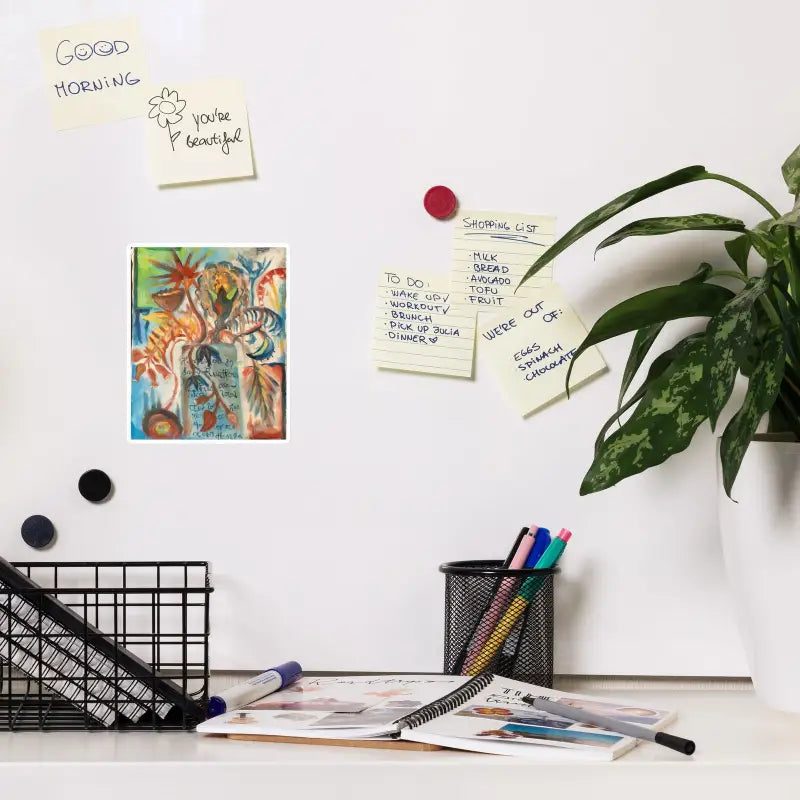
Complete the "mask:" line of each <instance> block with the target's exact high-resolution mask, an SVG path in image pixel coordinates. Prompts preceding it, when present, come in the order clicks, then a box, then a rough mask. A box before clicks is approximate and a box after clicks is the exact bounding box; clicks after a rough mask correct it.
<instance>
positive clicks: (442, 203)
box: [423, 186, 457, 219]
mask: <svg viewBox="0 0 800 800" xmlns="http://www.w3.org/2000/svg"><path fill="white" fill-rule="evenodd" d="M456 202H457V201H456V196H455V195H454V194H453V192H452V190H451V189H448V188H447V187H446V186H431V188H430V189H428V191H427V192H425V199H424V200H423V203H424V205H425V210H426V211H427V212H428V213H429V214H430V215H431V216H432V217H436V219H447V218H448V217H449V216H451V215H452V213H453V212H454V211H455V210H456Z"/></svg>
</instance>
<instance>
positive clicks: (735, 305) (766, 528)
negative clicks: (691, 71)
mask: <svg viewBox="0 0 800 800" xmlns="http://www.w3.org/2000/svg"><path fill="white" fill-rule="evenodd" d="M782 172H783V177H784V179H785V181H786V184H787V186H788V188H789V191H790V192H791V194H792V195H794V197H795V206H794V208H793V209H792V210H790V211H788V212H787V213H785V214H781V213H780V212H779V211H778V210H777V209H776V208H775V207H774V206H773V205H772V204H770V203H769V202H768V201H767V200H765V199H764V198H763V197H762V196H761V195H759V194H758V193H757V192H755V191H754V190H753V189H751V188H750V187H748V186H746V185H744V184H743V183H740V182H739V181H736V180H734V179H733V178H729V177H727V176H725V175H719V174H716V173H712V172H708V171H707V170H706V169H705V168H704V167H702V166H692V167H686V168H685V169H681V170H678V171H677V172H673V173H671V174H669V175H666V176H664V177H663V178H659V179H658V180H654V181H651V182H650V183H646V184H644V185H643V186H640V187H638V188H636V189H632V190H631V191H629V192H626V193H625V194H623V195H620V196H619V197H617V198H616V199H614V200H612V201H611V202H610V203H607V204H606V205H604V206H602V207H601V208H598V209H597V210H596V211H594V212H592V213H591V214H589V215H588V216H586V217H584V219H582V220H581V221H580V222H578V224H577V225H575V226H574V227H573V228H572V229H571V230H569V231H568V232H567V233H566V234H565V235H564V236H562V237H561V238H560V239H559V240H558V241H557V242H556V243H555V244H554V245H553V246H552V247H550V248H549V249H548V250H547V251H545V252H544V253H543V255H542V256H541V257H540V258H539V259H538V260H537V261H536V262H535V263H534V264H533V266H532V267H531V268H530V269H529V270H528V271H527V273H526V274H525V276H524V277H523V279H522V282H521V283H525V281H527V280H528V279H529V278H531V277H532V276H534V275H535V274H536V273H537V272H538V271H539V270H540V269H541V268H542V267H544V266H545V265H546V264H548V263H549V262H551V261H552V260H553V259H554V258H555V257H556V256H558V255H559V254H560V253H563V252H564V251H565V250H566V249H567V248H568V247H570V246H571V245H572V244H573V243H575V242H576V241H578V240H579V239H581V238H582V237H583V236H585V235H586V234H588V233H590V232H591V231H593V230H594V229H595V228H597V227H598V226H600V225H602V224H603V223H604V222H606V221H608V220H610V219H611V218H612V217H614V216H616V215H617V214H619V213H620V212H622V211H625V210H626V209H628V208H630V207H631V206H634V205H635V204H637V203H639V202H641V201H642V200H646V199H647V198H649V197H652V196H654V195H656V194H659V193H660V192H663V191H665V190H667V189H671V188H673V187H676V186H682V185H685V184H689V183H693V182H695V181H704V180H716V181H722V182H724V183H727V184H730V185H731V186H734V187H736V188H737V189H739V190H741V191H743V192H744V193H745V194H747V195H749V196H750V197H751V198H753V199H754V200H755V201H756V202H758V203H759V204H760V205H761V206H762V207H763V208H764V210H765V211H766V212H767V213H768V214H769V217H768V218H767V219H765V220H764V221H762V222H759V223H758V224H756V225H752V226H750V227H748V226H747V225H745V223H744V222H742V221H741V220H738V219H733V218H731V217H727V216H723V215H720V214H691V215H688V216H675V217H654V218H649V219H641V220H637V221H636V222H631V223H629V224H628V225H625V226H624V227H622V228H620V229H619V230H618V231H616V232H615V233H612V234H611V235H610V236H607V237H606V238H605V239H603V240H602V241H601V242H600V243H599V244H598V246H597V250H601V249H603V248H605V247H609V246H611V245H613V244H617V243H619V242H622V241H624V240H625V239H627V238H628V237H631V236H660V235H665V234H669V233H673V232H677V231H690V230H692V231H729V232H731V233H733V234H735V235H734V237H733V238H731V239H730V240H728V241H726V242H725V250H726V251H727V256H728V257H729V259H730V262H731V265H729V266H728V268H725V269H715V268H714V267H712V266H711V265H710V264H705V263H704V264H700V266H699V268H698V269H697V270H696V272H694V274H692V275H688V276H687V277H686V279H685V280H683V281H682V282H680V283H677V284H673V285H668V286H661V287H658V288H655V289H651V290H649V291H646V292H642V293H641V294H637V295H636V296H634V297H629V298H628V299H626V300H623V301H622V302H621V303H619V304H618V305H616V306H614V307H613V308H611V309H610V310H609V311H607V312H606V313H605V314H603V315H602V316H601V317H600V319H598V320H597V322H596V324H595V325H594V326H593V327H592V329H591V330H590V331H589V333H588V335H587V337H586V339H585V340H584V341H583V343H582V344H581V345H580V347H579V348H578V350H577V351H576V352H575V355H574V357H573V360H572V363H571V364H570V372H571V369H572V365H573V364H574V361H575V360H576V359H577V358H579V357H580V355H581V353H582V352H583V351H585V350H586V348H588V347H590V346H592V345H595V344H598V343H600V342H603V341H606V340H607V339H611V338H613V337H615V336H620V335H622V334H626V333H634V334H635V335H634V337H633V343H632V346H631V351H630V355H629V356H628V360H627V363H626V364H625V368H624V370H623V373H622V385H621V388H620V393H619V401H618V404H617V408H616V409H615V410H614V411H613V413H612V414H611V416H610V418H609V420H608V421H607V422H606V424H605V425H604V426H603V427H602V429H601V431H600V434H599V436H598V438H597V441H596V442H595V452H594V460H593V461H592V464H591V466H590V467H589V470H588V472H587V473H586V476H585V477H584V479H583V482H582V484H581V487H580V492H581V494H589V493H592V492H598V491H601V490H603V489H607V488H609V487H611V486H613V485H615V484H616V483H618V482H619V481H621V480H623V479H624V478H627V477H629V476H631V475H635V474H637V473H639V472H642V471H644V470H646V469H648V468H650V467H653V466H656V465H657V464H661V463H662V462H663V461H665V460H666V459H667V458H669V457H670V456H672V455H674V454H676V453H679V452H681V451H682V450H684V449H686V447H688V445H689V443H690V442H691V440H692V437H693V436H694V434H695V431H696V430H697V429H698V428H699V426H700V425H702V424H703V423H704V422H705V421H706V420H708V421H709V423H710V425H711V428H712V430H714V429H715V427H716V425H717V422H718V420H719V418H720V414H721V412H722V411H723V409H724V408H725V406H726V405H727V403H728V401H729V399H730V397H731V393H732V390H733V386H734V382H735V380H736V379H737V376H738V375H742V376H744V378H745V379H746V380H747V391H746V394H745V396H744V401H743V402H742V405H741V407H740V408H739V409H738V410H737V411H736V413H735V415H734V416H733V417H732V418H731V420H730V422H728V424H727V425H726V426H725V428H724V430H723V431H722V435H721V438H720V441H719V467H720V468H719V473H718V474H719V478H720V498H721V499H720V522H721V533H722V540H723V551H724V554H725V562H726V568H727V570H728V576H729V581H730V583H731V586H732V589H733V592H734V598H735V602H736V606H737V611H738V612H739V613H738V615H739V621H740V628H741V630H742V634H743V639H744V643H745V649H746V651H747V654H748V660H749V663H750V669H751V674H752V676H753V681H754V684H755V687H756V691H757V692H758V693H759V696H761V697H762V699H764V700H765V701H766V702H767V703H768V704H770V705H773V706H776V707H779V708H783V709H786V710H793V711H800V637H797V636H796V635H794V622H795V620H794V618H793V617H794V615H793V605H794V603H793V601H794V599H795V598H794V596H792V595H790V593H793V592H794V590H795V588H796V586H797V584H798V582H800V530H799V528H800V446H798V442H800V241H798V231H797V228H800V198H798V194H800V147H798V148H797V149H796V150H795V151H794V152H793V153H792V154H791V155H790V156H789V158H788V159H787V160H786V162H785V163H784V164H783V168H782ZM758 256H760V259H757V257H758ZM756 261H758V264H756V263H754V262H756ZM720 281H722V283H720ZM723 284H725V285H723ZM731 287H732V288H731ZM686 317H701V318H705V319H706V323H705V328H704V329H703V330H701V331H699V332H695V333H691V334H689V335H688V336H685V337H683V338H682V339H680V340H679V341H678V342H677V343H675V344H672V345H671V346H669V348H668V349H666V350H665V351H664V352H662V353H660V354H659V355H657V356H656V357H655V358H652V359H651V360H650V361H649V366H648V368H647V370H646V374H645V376H644V378H643V379H642V380H641V382H640V383H639V385H638V387H637V388H636V389H634V390H632V389H631V387H632V386H633V383H634V380H635V378H636V375H637V374H638V373H639V371H640V369H641V368H642V366H643V364H644V362H645V361H646V360H647V357H648V355H649V354H650V351H651V349H652V347H653V345H654V343H655V341H656V339H657V338H658V336H659V334H660V333H661V331H662V329H663V328H664V326H665V325H666V323H668V322H670V321H671V320H675V319H680V318H686ZM642 371H644V370H642ZM567 386H568V387H569V373H568V374H567ZM765 417H766V419H767V433H766V435H763V436H762V435H759V434H758V433H757V431H758V430H759V424H760V423H761V421H762V418H765ZM615 425H616V427H615ZM737 476H738V480H737ZM734 482H735V483H736V492H735V500H736V501H739V502H738V503H737V502H731V500H730V499H729V498H730V497H731V493H732V490H733V488H734Z"/></svg>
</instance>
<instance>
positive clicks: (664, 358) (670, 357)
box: [594, 326, 702, 455]
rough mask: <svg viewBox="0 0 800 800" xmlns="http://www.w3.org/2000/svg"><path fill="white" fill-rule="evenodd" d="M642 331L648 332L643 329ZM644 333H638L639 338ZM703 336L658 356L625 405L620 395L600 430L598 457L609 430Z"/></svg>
mask: <svg viewBox="0 0 800 800" xmlns="http://www.w3.org/2000/svg"><path fill="white" fill-rule="evenodd" d="M652 327H656V326H652ZM642 330H647V329H646V328H643V329H642ZM641 332H642V331H638V332H637V336H638V335H639V333H641ZM701 336H702V334H699V333H693V334H691V335H690V336H687V337H686V338H685V339H681V341H680V342H678V343H677V344H676V345H674V346H673V347H671V348H670V349H669V350H667V351H665V352H663V353H661V354H660V355H658V356H656V357H655V358H654V359H653V362H652V363H651V364H650V369H648V370H647V377H646V378H645V379H644V381H643V382H642V385H641V386H640V387H639V388H638V389H637V390H636V391H635V392H634V393H633V394H632V395H631V396H630V398H629V399H628V400H627V402H625V403H624V404H623V402H622V398H623V395H620V398H619V403H618V405H617V410H616V411H615V412H614V413H613V414H612V415H611V417H609V419H608V421H607V422H606V424H605V425H603V427H602V428H601V429H600V433H598V434H597V439H595V443H594V453H595V455H597V454H598V453H599V452H600V450H601V448H602V446H603V442H604V441H605V438H606V433H608V429H609V428H610V427H611V426H612V425H613V424H614V423H615V422H616V421H617V420H618V419H619V418H620V417H622V415H623V414H624V413H625V412H626V411H627V410H628V409H629V408H631V406H633V405H634V404H635V403H636V402H638V401H639V400H641V399H642V397H644V393H645V392H646V391H647V387H648V386H649V385H650V384H651V383H652V382H653V381H654V380H655V379H656V378H658V377H659V375H661V374H662V373H663V372H664V370H665V369H666V368H667V367H668V366H669V365H670V364H671V363H672V362H673V361H674V360H675V359H676V358H678V356H679V355H680V354H681V353H682V352H683V351H684V350H685V349H686V347H687V346H688V345H689V344H690V343H691V342H692V341H694V340H695V339H697V338H699V337H701Z"/></svg>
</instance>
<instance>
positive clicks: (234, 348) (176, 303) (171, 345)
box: [130, 245, 286, 440]
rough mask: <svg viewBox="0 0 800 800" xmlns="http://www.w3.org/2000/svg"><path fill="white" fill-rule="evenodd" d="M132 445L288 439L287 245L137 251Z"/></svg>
mask: <svg viewBox="0 0 800 800" xmlns="http://www.w3.org/2000/svg"><path fill="white" fill-rule="evenodd" d="M130 258H131V267H130V268H131V358H130V379H131V391H130V403H131V405H130V423H131V439H136V440H141V439H151V440H155V439H173V440H236V439H285V438H286V248H285V247H274V246H273V247H270V246H264V247H249V246H248V247H235V246H204V247H200V246H192V245H184V246H179V247H164V246H157V247H155V246H154V247H132V248H131V256H130Z"/></svg>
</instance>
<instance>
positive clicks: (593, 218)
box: [520, 166, 708, 286]
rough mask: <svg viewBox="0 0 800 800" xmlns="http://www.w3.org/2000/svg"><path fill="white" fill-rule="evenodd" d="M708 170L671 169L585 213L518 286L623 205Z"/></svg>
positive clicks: (702, 168) (702, 175) (546, 252)
mask: <svg viewBox="0 0 800 800" xmlns="http://www.w3.org/2000/svg"><path fill="white" fill-rule="evenodd" d="M707 174H708V173H707V172H706V168H705V167H701V166H693V167H684V168H683V169H679V170H677V171H676V172H671V173H670V174H669V175H665V176H664V177H663V178H658V179H657V180H654V181H650V182H649V183H645V184H644V185H643V186H639V187H638V188H637V189H631V191H629V192H625V194H621V195H620V196H619V197H617V198H616V199H614V200H612V201H611V202H610V203H606V204H605V205H604V206H601V207H600V208H598V209H597V210H596V211H593V212H592V213H591V214H589V215H588V216H586V217H584V218H583V219H582V220H581V221H580V222H579V223H578V224H577V225H575V226H574V227H572V228H570V230H568V231H567V232H566V233H565V234H564V235H563V236H562V237H561V238H560V239H559V240H558V241H557V242H556V243H555V244H553V245H552V246H550V247H548V248H547V250H545V252H544V253H542V255H541V256H539V258H538V259H537V260H536V261H535V262H534V264H533V266H531V267H530V269H529V270H528V271H527V272H526V273H525V275H524V276H523V278H522V280H521V281H520V286H521V285H522V284H523V283H525V281H527V280H528V278H531V277H532V276H534V275H535V274H536V273H537V272H538V271H539V270H540V269H541V268H542V267H544V266H546V265H547V264H549V263H550V262H551V261H552V260H553V259H554V258H555V257H556V256H557V255H558V254H559V253H563V252H564V250H566V249H567V248H568V247H569V246H570V245H571V244H573V243H574V242H577V241H578V239H580V238H581V237H582V236H585V235H586V234H587V233H589V231H593V230H594V229H595V228H597V227H598V226H599V225H602V224H603V223H604V222H606V220H609V219H611V217H613V216H616V215H617V214H619V213H620V212H621V211H624V210H625V209H626V208H630V207H631V206H632V205H635V204H636V203H640V202H641V201H642V200H646V199H647V198H648V197H652V196H653V195H656V194H659V193H660V192H663V191H666V190H667V189H672V188H674V187H675V186H682V185H683V184H684V183H691V182H692V181H696V180H700V179H701V178H703V177H704V176H706V175H707Z"/></svg>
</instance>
